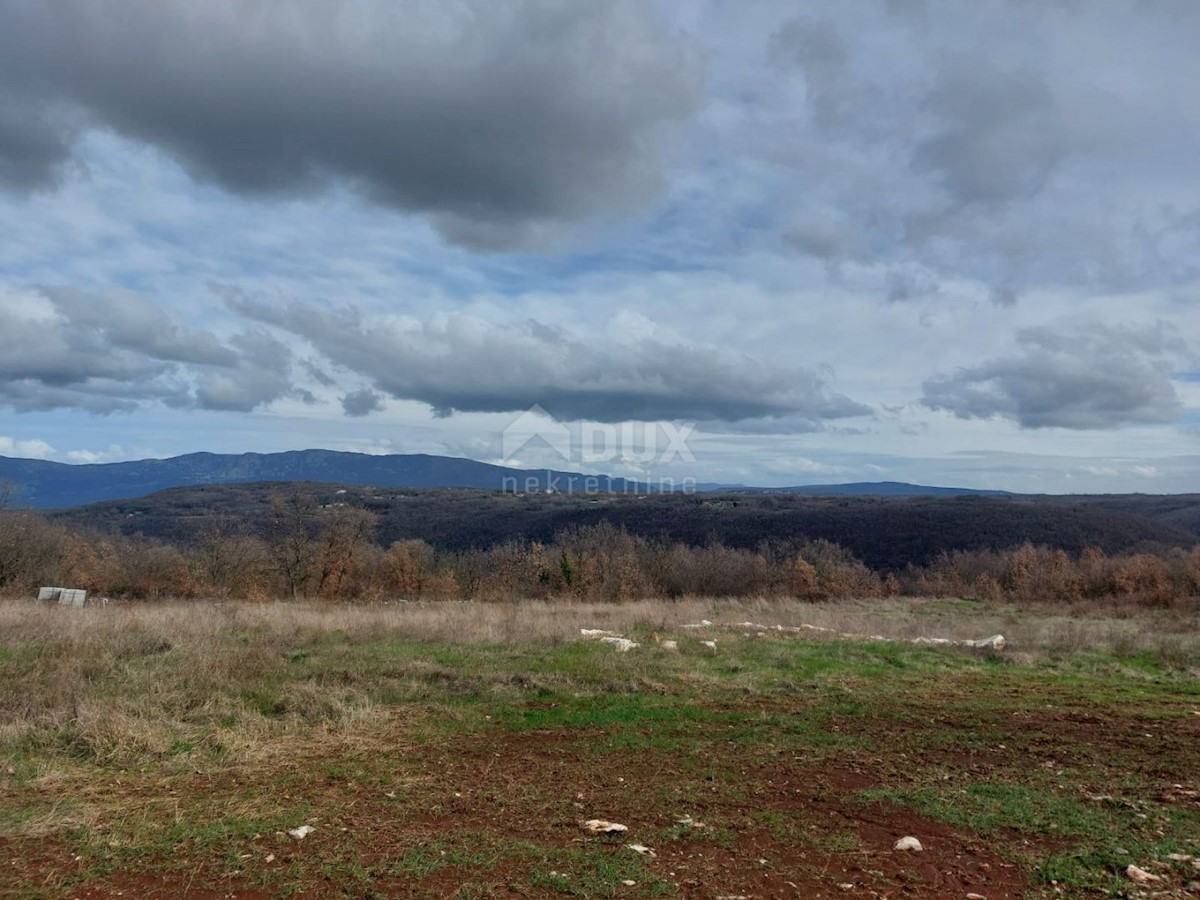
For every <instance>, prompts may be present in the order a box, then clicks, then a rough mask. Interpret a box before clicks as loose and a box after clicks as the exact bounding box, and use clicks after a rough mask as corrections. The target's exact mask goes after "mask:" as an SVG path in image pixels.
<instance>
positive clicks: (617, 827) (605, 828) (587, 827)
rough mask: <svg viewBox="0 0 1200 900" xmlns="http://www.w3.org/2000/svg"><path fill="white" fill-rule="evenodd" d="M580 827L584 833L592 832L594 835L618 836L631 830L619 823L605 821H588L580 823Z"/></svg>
mask: <svg viewBox="0 0 1200 900" xmlns="http://www.w3.org/2000/svg"><path fill="white" fill-rule="evenodd" d="M579 827H580V828H582V829H583V830H584V831H590V832H591V833H592V834H617V833H619V832H622V831H628V830H629V826H628V825H621V824H619V823H617V822H606V821H605V820H604V819H588V820H587V821H586V822H580V823H579Z"/></svg>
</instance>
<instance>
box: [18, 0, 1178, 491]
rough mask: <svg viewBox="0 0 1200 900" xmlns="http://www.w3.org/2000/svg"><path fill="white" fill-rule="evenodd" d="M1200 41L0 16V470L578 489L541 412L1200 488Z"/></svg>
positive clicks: (874, 460) (349, 17) (848, 470)
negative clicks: (449, 479)
mask: <svg viewBox="0 0 1200 900" xmlns="http://www.w3.org/2000/svg"><path fill="white" fill-rule="evenodd" d="M1198 40H1200V4H1197V3H1195V2H1194V0H1090V2H1083V0H975V2H971V3H963V2H961V0H945V2H939V0H836V2H834V0H829V2H813V3H805V4H780V3H775V2H766V0H762V2H759V0H739V2H726V0H694V2H679V0H672V2H665V0H664V2H662V3H658V4H655V3H652V2H643V0H630V2H622V0H612V2H608V0H605V2H575V0H545V2H543V0H528V2H498V0H404V2H395V0H353V2H348V3H347V2H338V3H334V2H322V0H295V2H284V0H206V2H204V3H195V2H190V0H56V2H54V3H46V2H43V0H2V2H0V229H2V233H3V235H4V240H3V241H0V454H4V455H10V456H36V457H44V458H48V459H57V460H63V461H68V462H85V461H107V460H116V459H129V458H140V457H146V456H171V455H175V454H179V453H185V452H190V451H194V450H211V451H218V452H241V451H249V450H253V451H260V452H266V451H275V450H286V449H301V448H306V447H324V448H329V449H339V450H359V451H364V452H373V453H379V452H401V453H406V452H425V453H438V454H446V455H453V456H468V457H472V458H476V459H481V460H485V461H489V462H507V463H509V464H512V465H530V466H532V465H545V464H550V465H554V466H555V467H558V468H571V467H572V466H569V465H566V464H564V461H563V460H561V459H556V458H554V457H553V456H552V455H549V456H548V455H547V454H548V453H550V452H551V451H550V450H549V448H547V447H540V448H527V449H526V450H525V451H521V452H518V453H515V454H510V455H509V456H508V458H505V453H504V446H503V442H502V439H501V435H502V432H503V430H504V428H505V427H506V426H507V425H508V424H509V423H510V422H512V421H513V420H514V419H515V418H516V417H517V416H518V414H519V413H521V412H522V411H523V410H526V409H528V408H529V407H531V406H533V405H535V404H537V405H540V406H541V407H543V408H544V409H545V410H547V411H548V412H549V413H550V414H553V415H554V416H556V417H558V418H559V419H560V420H562V421H564V422H567V423H570V426H571V428H572V430H573V431H574V432H575V433H576V434H595V433H598V429H600V427H601V426H610V428H611V431H610V432H608V433H611V432H614V431H615V432H616V433H617V434H622V433H623V434H625V435H626V437H627V439H629V438H632V441H631V442H630V445H629V446H624V447H622V448H620V449H621V452H622V454H623V455H622V457H621V458H617V459H613V460H609V461H603V462H600V463H597V462H595V461H592V462H589V463H586V464H581V465H577V466H575V467H576V468H584V469H591V470H603V471H612V472H616V473H619V474H625V475H644V476H651V477H676V478H682V477H694V478H697V479H699V480H701V481H721V482H742V483H755V484H774V485H784V484H804V483H814V482H841V481H861V480H869V481H877V480H905V481H919V482H924V483H937V484H956V485H967V486H975V487H994V488H1006V489H1011V490H1020V491H1050V492H1076V491H1133V490H1136V491H1147V492H1165V491H1182V490H1197V489H1200V177H1197V176H1198V172H1200V169H1198V168H1197V160H1200V103H1198V102H1197V99H1198V98H1200V54H1197V53H1196V52H1195V47H1196V43H1197V41H1198ZM659 422H665V423H670V427H671V428H672V429H674V433H675V434H676V435H678V434H680V433H681V429H685V428H687V429H690V430H689V431H687V435H688V436H687V444H688V447H689V450H690V454H689V455H690V456H693V457H694V459H687V458H679V457H676V458H674V459H672V460H671V461H669V462H662V461H655V460H647V459H645V458H644V457H645V456H646V455H647V454H645V453H639V452H638V451H639V450H641V449H644V448H642V447H641V444H644V443H645V437H644V435H646V434H650V435H654V434H657V433H659V432H660V431H661V428H659V427H658V426H655V425H654V424H653V423H659ZM622 423H624V424H622ZM645 423H650V424H645ZM639 441H640V442H641V444H639Z"/></svg>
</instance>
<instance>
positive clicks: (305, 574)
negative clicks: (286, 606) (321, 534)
mask: <svg viewBox="0 0 1200 900" xmlns="http://www.w3.org/2000/svg"><path fill="white" fill-rule="evenodd" d="M316 532H317V507H316V504H315V503H314V502H313V499H312V496H311V495H308V494H305V493H303V492H302V491H301V490H300V489H299V488H292V489H291V490H289V491H288V492H287V493H282V492H276V493H274V494H272V495H271V520H270V524H269V538H268V543H267V547H268V552H269V554H270V559H271V565H272V567H273V568H274V569H275V571H276V572H277V573H278V575H279V577H280V578H281V579H282V581H283V584H284V587H285V588H286V589H287V591H288V593H289V594H291V596H292V599H293V600H299V599H300V597H301V596H303V595H304V593H305V591H306V589H307V587H308V582H309V578H310V577H311V575H312V566H313V559H314V558H315V556H316V546H315V544H314V543H313V538H314V537H315V536H316Z"/></svg>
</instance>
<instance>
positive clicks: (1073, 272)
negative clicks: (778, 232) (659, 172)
mask: <svg viewBox="0 0 1200 900" xmlns="http://www.w3.org/2000/svg"><path fill="white" fill-rule="evenodd" d="M764 28H765V29H769V34H770V37H769V39H767V40H766V42H765V47H764V49H763V51H762V55H761V59H760V60H759V63H758V65H759V66H760V68H759V69H758V70H757V71H758V78H759V79H760V81H759V82H758V86H759V89H760V92H761V96H762V97H766V98H774V102H775V104H776V105H775V106H774V107H769V110H770V112H771V113H772V114H771V115H751V114H747V115H746V116H745V117H744V118H741V119H737V120H735V123H734V125H733V126H731V135H732V136H731V137H728V138H727V139H729V140H731V141H733V142H735V143H736V144H739V145H741V146H745V147H749V148H752V149H753V150H754V152H756V153H758V154H760V155H763V156H766V157H768V158H769V159H770V160H771V161H772V162H775V163H782V164H783V165H785V166H787V167H788V168H789V169H790V170H794V171H795V172H796V173H797V175H796V178H795V183H796V185H797V195H796V198H795V200H796V201H797V202H794V203H793V205H794V207H795V209H794V211H793V212H792V213H791V223H790V227H788V228H786V229H785V234H784V240H785V242H787V243H788V244H789V245H790V246H792V247H793V248H795V249H796V250H799V251H800V252H802V253H804V254H806V255H809V256H812V257H815V258H817V259H820V260H823V261H825V262H827V263H829V264H830V265H831V267H833V269H834V271H835V273H836V272H837V271H839V270H840V269H839V267H840V266H841V265H842V264H843V263H845V262H855V263H861V264H865V265H874V264H879V265H881V266H882V267H884V268H883V271H884V272H886V271H887V270H889V269H893V268H894V267H895V266H897V265H904V264H912V265H920V266H922V267H924V268H926V269H927V270H929V272H930V273H931V275H932V276H933V277H934V278H935V279H936V280H938V281H942V282H945V281H949V280H952V279H959V280H961V279H962V278H964V277H966V278H971V279H973V280H975V281H977V282H979V283H981V284H983V285H984V286H985V287H989V288H991V293H992V296H993V298H994V299H995V300H996V301H997V302H998V303H1001V304H1011V303H1012V302H1014V301H1018V300H1019V298H1020V295H1021V294H1022V293H1027V292H1029V291H1030V290H1033V289H1039V288H1047V287H1053V288H1061V287H1068V288H1077V289H1082V290H1086V291H1089V292H1092V293H1096V292H1101V291H1117V290H1129V289H1141V288H1145V287H1150V286H1152V287H1164V288H1177V287H1180V286H1185V285H1188V284H1191V283H1193V282H1194V280H1195V279H1196V277H1197V276H1198V275H1200V264H1197V262H1196V260H1197V257H1196V253H1195V249H1196V240H1197V235H1198V233H1200V232H1197V231H1196V229H1195V228H1194V226H1193V225H1192V224H1191V223H1192V222H1193V217H1194V214H1195V212H1196V210H1197V209H1200V189H1197V188H1196V187H1195V179H1194V178H1193V177H1192V173H1191V165H1190V163H1189V162H1188V160H1190V159H1194V158H1195V156H1196V154H1197V153H1200V106H1198V105H1197V104H1196V103H1195V102H1194V99H1193V96H1192V94H1193V88H1194V85H1195V84H1197V83H1200V56H1198V55H1197V54H1196V53H1195V52H1194V42H1195V41H1194V38H1195V35H1196V34H1197V33H1200V4H1195V3H1185V2H1178V0H1164V2H1162V3H1142V2H1137V0H1112V2H1106V3H1074V2H1061V3H1058V2H1056V3H1025V2H1013V0H979V2H974V3H969V4H965V3H961V2H957V0H929V2H924V3H897V2H889V0H846V2H843V3H837V4H833V3H827V4H815V5H813V4H810V5H809V6H808V8H807V9H806V10H805V12H804V14H803V15H802V16H801V17H799V18H794V19H791V20H788V21H783V22H776V23H774V25H773V26H767V25H765V24H764ZM734 84H736V85H737V86H738V88H739V89H741V90H743V91H745V87H744V86H743V85H741V84H740V82H734ZM760 105H761V104H760ZM1185 235H1186V236H1185ZM883 277H884V278H885V279H886V277H887V276H886V275H884V276H883ZM880 291H881V293H893V294H894V291H892V290H891V286H889V285H887V284H881V285H880Z"/></svg>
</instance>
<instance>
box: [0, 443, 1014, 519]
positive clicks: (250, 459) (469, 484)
mask: <svg viewBox="0 0 1200 900" xmlns="http://www.w3.org/2000/svg"><path fill="white" fill-rule="evenodd" d="M259 481H279V482H285V481H312V482H322V483H329V484H350V485H366V486H371V487H382V488H432V487H456V488H479V489H482V490H491V491H499V490H506V489H510V490H511V489H512V486H513V485H514V484H515V485H517V489H518V490H520V491H529V490H535V491H545V490H551V489H553V490H558V491H590V492H595V491H601V492H607V491H617V492H622V493H627V492H628V493H638V492H641V491H643V490H646V487H645V486H644V485H640V484H638V483H637V482H634V481H629V480H626V479H624V478H617V477H611V476H608V475H582V474H580V473H578V472H564V471H558V470H554V469H513V468H509V467H506V466H495V465H490V464H488V463H482V462H477V461H475V460H473V459H460V458H457V457H450V456H429V455H426V454H423V453H415V454H391V455H386V456H375V455H370V454H366V453H343V452H338V451H334V450H295V451H289V452H286V453H239V454H220V453H189V454H187V455H185V456H176V457H172V458H170V459H142V460H136V461H133V462H119V463H93V464H82V465H68V464H65V463H58V462H47V461H46V460H40V459H12V458H9V457H5V456H0V482H10V483H11V484H13V485H14V486H15V487H16V491H17V497H16V499H17V502H18V503H19V504H20V505H22V506H31V507H35V508H40V509H63V508H66V507H71V506H81V505H83V504H87V503H97V502H100V501H103V500H120V499H124V498H130V497H144V496H146V495H147V494H152V493H155V492H156V491H163V490H169V489H170V488H176V487H190V486H194V485H202V484H250V483H253V482H259ZM698 489H699V490H702V491H729V490H734V491H746V492H754V493H758V492H769V493H793V494H812V495H828V496H842V495H848V496H881V497H936V496H964V495H975V494H978V495H988V496H1000V495H1002V494H1003V492H1001V491H976V490H972V489H970V488H947V487H925V486H923V485H915V484H903V483H901V482H894V481H884V482H877V483H858V484H822V485H801V486H797V487H787V488H752V487H743V486H741V485H720V484H706V485H700V486H699V487H698Z"/></svg>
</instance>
